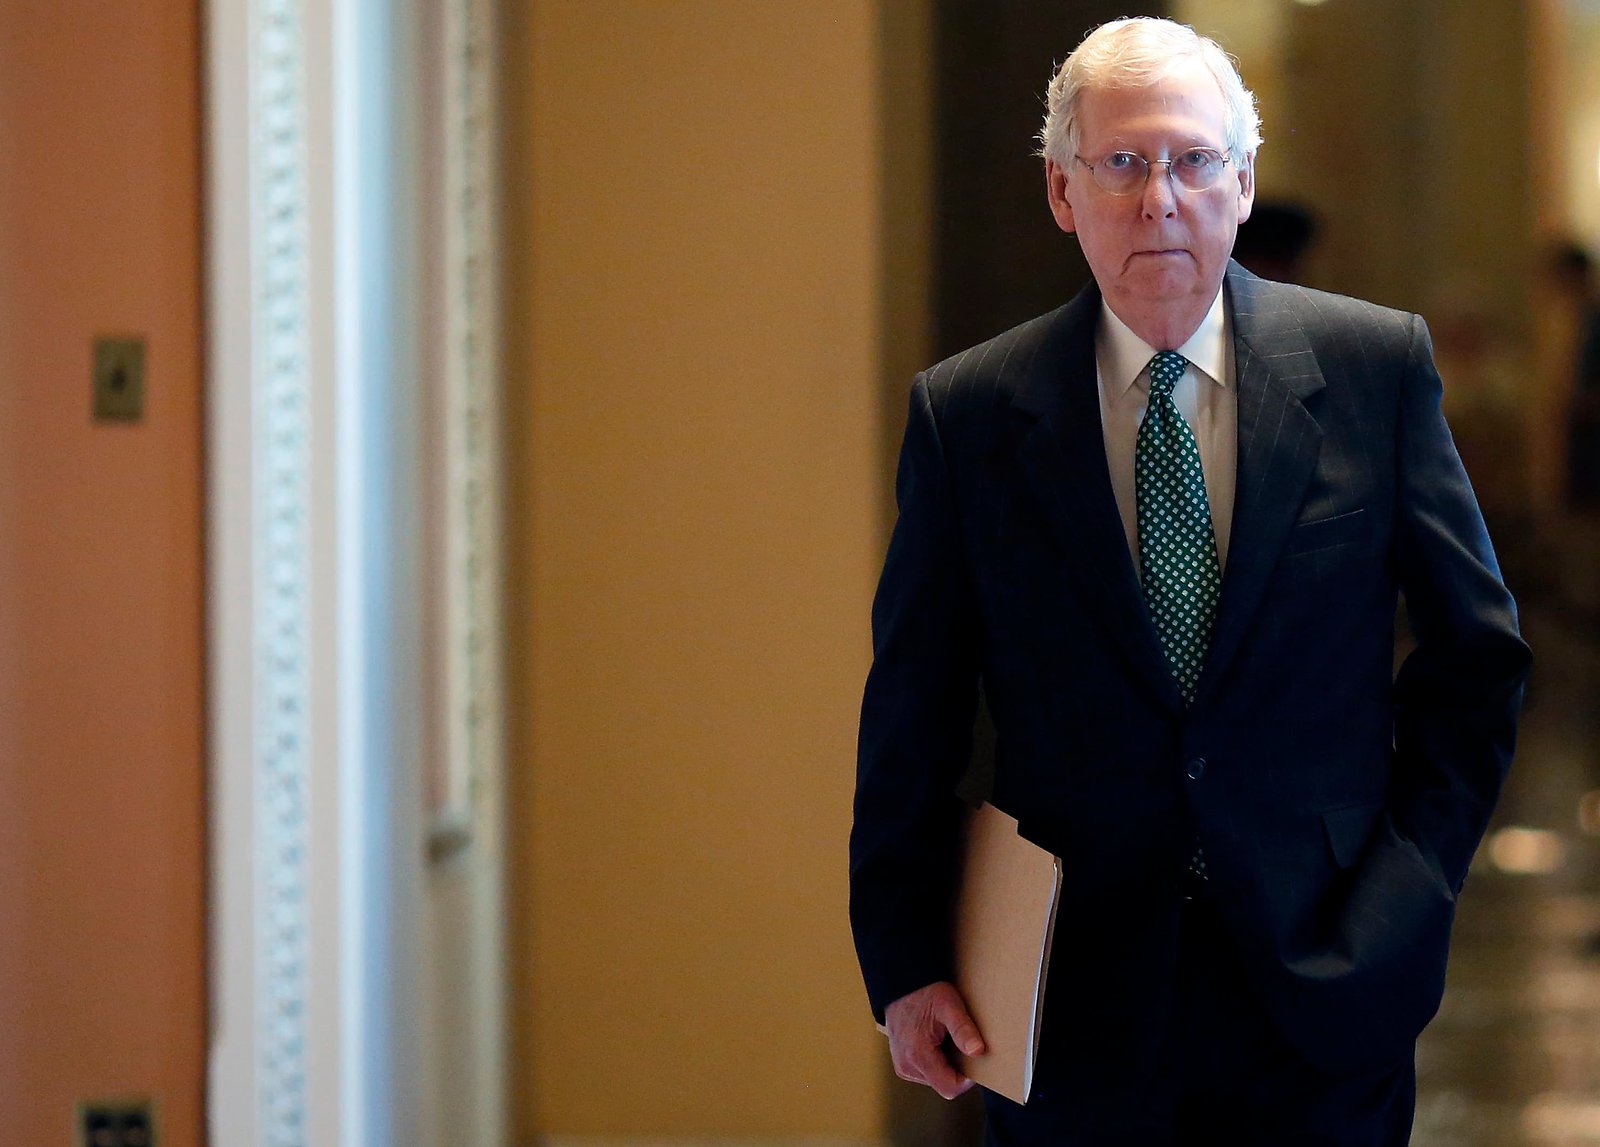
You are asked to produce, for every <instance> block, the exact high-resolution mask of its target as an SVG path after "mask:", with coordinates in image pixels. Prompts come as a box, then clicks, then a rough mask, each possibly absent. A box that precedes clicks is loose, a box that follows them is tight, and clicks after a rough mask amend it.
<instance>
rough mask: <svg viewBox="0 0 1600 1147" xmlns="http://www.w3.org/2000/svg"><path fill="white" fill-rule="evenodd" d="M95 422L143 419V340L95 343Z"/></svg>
mask: <svg viewBox="0 0 1600 1147" xmlns="http://www.w3.org/2000/svg"><path fill="white" fill-rule="evenodd" d="M94 417H95V421H96V422H138V421H139V420H140V419H141V418H143V417H144V339H142V338H120V337H118V338H111V337H101V338H97V339H95V340H94Z"/></svg>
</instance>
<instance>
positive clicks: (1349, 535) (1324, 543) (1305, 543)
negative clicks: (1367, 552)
mask: <svg viewBox="0 0 1600 1147" xmlns="http://www.w3.org/2000/svg"><path fill="white" fill-rule="evenodd" d="M1366 532H1367V511H1366V510H1365V509H1358V510H1351V511H1350V512H1349V513H1348V514H1335V515H1334V516H1333V517H1331V518H1319V519H1318V520H1317V521H1315V522H1301V523H1299V524H1298V525H1296V526H1295V527H1294V528H1293V529H1291V530H1290V531H1289V542H1288V546H1287V552H1288V553H1290V554H1309V553H1315V552H1316V551H1317V550H1331V549H1332V548H1333V547H1334V546H1343V545H1348V544H1349V543H1351V542H1354V541H1359V540H1360V539H1361V538H1362V537H1364V536H1365V535H1366Z"/></svg>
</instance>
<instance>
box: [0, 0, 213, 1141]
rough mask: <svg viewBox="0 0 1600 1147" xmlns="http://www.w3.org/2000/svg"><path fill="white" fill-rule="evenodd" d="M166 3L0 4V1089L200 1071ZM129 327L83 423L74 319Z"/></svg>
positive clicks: (115, 1084) (187, 237)
mask: <svg viewBox="0 0 1600 1147" xmlns="http://www.w3.org/2000/svg"><path fill="white" fill-rule="evenodd" d="M197 11H198V6H197V4H196V3H195V2H194V0H7V2H6V3H4V4H0V808H3V809H4V810H5V811H4V814H3V816H0V921H4V925H3V939H0V1109H3V1110H4V1111H5V1112H6V1116H5V1132H4V1135H3V1138H4V1139H5V1141H6V1142H8V1143H40V1144H44V1143H66V1142H67V1140H68V1129H69V1128H70V1126H71V1120H72V1112H73V1104H74V1102H75V1101H76V1100H77V1099H79V1098H82V1097H89V1096H103V1095H108V1094H109V1095H118V1094H128V1093H140V1094H150V1095H153V1096H155V1098H156V1099H157V1101H158V1102H159V1104H160V1107H161V1116H162V1126H161V1132H162V1139H161V1141H162V1143H163V1144H166V1145H168V1147H187V1145H190V1144H195V1143H197V1142H199V1138H200V1113H201V1106H200V1104H201V1084H202V1079H203V1074H204V1072H203V1038H204V987H205V977H204V966H203V961H202V944H203V938H202V937H203V882H202V880H203V878H202V872H203V852H202V824H203V822H202V744H201V738H202V684H201V640H202V639H201V532H200V531H201V510H200V433H201V426H200V411H199V403H200V398H199V395H200V329H199V301H200V296H199V273H200V240H199V224H200V217H199V178H198V157H197V140H198V132H199V121H198V117H199V103H198V97H197V90H196V87H197V46H196V45H197V26H196V17H197ZM100 332H133V333H142V334H144V335H145V336H146V337H147V339H148V380H147V385H148V397H147V415H146V419H145V421H144V423H143V424H141V425H138V426H131V427H123V426H105V425H100V426H97V425H93V424H91V422H90V418H89V370H90V338H91V336H92V335H94V334H96V333H100Z"/></svg>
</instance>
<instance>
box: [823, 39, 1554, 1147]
mask: <svg viewBox="0 0 1600 1147" xmlns="http://www.w3.org/2000/svg"><path fill="white" fill-rule="evenodd" d="M1042 141H1043V149H1042V152H1043V156H1044V160H1045V175H1046V182H1047V187H1048V196H1049V203H1050V209H1051V211H1052V212H1053V213H1054V215H1055V218H1056V221H1057V223H1058V224H1059V225H1060V226H1061V228H1062V230H1064V231H1067V232H1071V233H1073V234H1075V235H1076V236H1077V238H1078V241H1079V242H1080V244H1081V245H1082V248H1083V252H1084V255H1085V257H1086V258H1087V260H1088V263H1089V266H1090V268H1091V270H1092V271H1093V274H1094V284H1093V285H1092V286H1091V287H1089V288H1087V289H1086V290H1085V291H1084V292H1083V293H1082V294H1081V295H1079V296H1078V297H1077V298H1076V299H1075V300H1073V301H1072V302H1070V303H1068V304H1067V305H1066V306H1064V307H1062V308H1061V309H1059V310H1057V311H1054V312H1052V313H1050V314H1047V315H1044V316H1041V317H1040V318H1037V319H1034V320H1032V321H1031V322H1028V323H1025V324H1023V325H1022V326H1020V327H1017V328H1016V329H1014V330H1011V331H1008V332H1006V333H1005V334H1002V335H1000V336H999V337H997V338H995V339H993V340H991V341H990V342H987V343H984V344H983V345H981V346H977V347H974V348H972V349H971V350H969V351H966V352H965V353H963V354H960V355H957V356H955V357H954V358H951V359H949V360H947V361H945V362H943V363H940V364H939V365H937V366H935V367H933V368H931V369H929V370H927V371H925V372H924V373H923V374H921V375H920V376H919V377H918V378H917V380H916V383H915V386H914V387H913V389H912V395H911V410H910V419H909V423H908V425H907V428H906V434H905V443H904V447H903V450H902V454H901V461H900V472H899V481H898V497H899V507H900V515H899V520H898V523H897V525H896V527H895V531H894V535H893V539H892V541H891V543H890V547H889V553H888V557H887V560H886V562H885V566H884V571H883V576H882V581H881V583H880V585H879V590H878V595H877V598H876V601H875V603H874V606H873V617H872V620H873V639H874V661H873V667H872V672H871V675H870V677H869V679H868V682H867V688H866V696H865V700H864V703H863V707H862V717H861V738H860V761H859V772H858V779H857V788H856V803H855V826H854V830H853V832H852V836H851V920H852V924H853V927H854V930H855V936H856V945H857V951H858V953H859V956H860V960H861V966H862V969H863V973H864V975H865V979H866V983H867V990H868V995H869V997H870V1000H871V1003H872V1005H873V1008H874V1010H875V1011H876V1012H878V1013H879V1014H880V1015H882V1016H884V1017H885V1018H886V1022H887V1026H888V1029H889V1032H890V1039H891V1049H892V1055H893V1057H894V1062H895V1066H896V1070H897V1071H898V1073H899V1074H900V1075H901V1076H902V1077H904V1078H907V1079H912V1080H917V1081H920V1082H923V1083H926V1084H928V1085H929V1086H931V1087H933V1088H935V1089H936V1090H938V1091H939V1092H940V1094H942V1095H945V1096H947V1097H948V1096H951V1095H954V1094H956V1093H958V1092H959V1091H961V1090H964V1089H965V1087H967V1086H969V1085H968V1084H967V1081H966V1080H964V1079H963V1078H962V1077H961V1076H960V1075H959V1074H958V1073H957V1072H956V1071H955V1070H954V1069H953V1068H952V1067H951V1065H950V1063H949V1061H948V1059H947V1058H946V1056H945V1054H944V1051H943V1045H944V1043H945V1041H946V1040H949V1041H951V1042H953V1043H955V1044H957V1045H959V1046H960V1047H961V1048H962V1049H963V1050H968V1051H978V1050H981V1049H982V1047H983V1043H982V1039H983V1036H982V1033H981V1032H979V1031H978V1030H977V1029H976V1027H975V1025H974V1024H973V1023H972V1021H971V1019H970V1017H969V1016H968V1015H967V1013H966V1010H965V1008H964V1006H963V1002H962V1000H961V998H960V996H959V994H958V993H957V991H956V990H955V988H954V987H953V986H952V985H951V983H950V982H949V981H950V979H951V967H950V908H951V890H952V881H953V878H954V874H953V861H954V858H955V855H956V853H957V848H958V840H957V838H958V834H959V823H960V802H959V801H958V799H957V797H956V796H955V795H954V789H955V786H956V783H957V781H958V779H959V777H960V775H961V773H962V771H963V769H964V767H965V765H966V761H967V756H968V753H969V745H970V741H971V733H972V721H973V714H974V708H975V704H976V696H977V693H978V689H979V685H980V682H981V684H982V688H983V690H984V692H985V695H986V697H987V700H988V704H989V707H990V711H991V712H992V714H993V718H994V725H995V729H996V733H997V748H996V765H995V776H994V789H993V799H994V802H995V803H996V804H997V805H998V806H999V807H1000V808H1002V809H1004V810H1005V811H1007V812H1009V813H1011V814H1012V815H1013V816H1015V817H1017V818H1018V820H1019V822H1020V825H1021V829H1022V832H1023V834H1024V835H1025V836H1028V837H1030V838H1032V839H1034V840H1035V841H1037V842H1038V843H1040V844H1042V845H1044V846H1045V847H1047V848H1049V849H1050V850H1051V851H1053V852H1055V853H1056V854H1057V855H1058V856H1060V857H1061V858H1062V862H1063V869H1064V874H1065V875H1064V884H1063V891H1062V898H1061V909H1060V914H1059V917H1058V922H1057V925H1056V936H1055V943H1054V954H1053V960H1052V965H1051V969H1050V981H1049V985H1048V988H1047V991H1046V993H1045V1015H1044V1027H1043V1036H1042V1040H1041V1046H1040V1051H1039V1064H1038V1068H1037V1072H1036V1075H1035V1084H1034V1092H1033V1094H1032V1096H1031V1097H1030V1099H1029V1102H1028V1103H1027V1105H1026V1106H1019V1105H1016V1104H1013V1103H1011V1102H1009V1101H1007V1100H1005V1099H1002V1098H1000V1097H997V1096H993V1095H989V1094H987V1093H986V1095H985V1100H986V1105H987V1109H988V1115H989V1129H988V1135H989V1141H990V1143H992V1144H995V1145H1003V1144H1027V1145H1040V1147H1044V1145H1048V1147H1076V1145H1088V1144H1094V1145H1101V1144H1130V1145H1138V1147H1160V1145H1163V1144H1210V1143H1219V1144H1228V1145H1230V1147H1245V1145H1250V1144H1259V1145H1261V1147H1306V1145H1310V1144H1338V1145H1340V1147H1356V1145H1362V1147H1367V1145H1379V1144H1382V1145H1385V1147H1387V1145H1392V1144H1403V1143H1405V1142H1406V1141H1407V1140H1408V1138H1409V1135H1410V1124H1411V1119H1412V1113H1413V1108H1414V1105H1415V1074H1414V1069H1413V1049H1414V1046H1415V1041H1416V1037H1417V1035H1418V1033H1419V1032H1420V1031H1421V1030H1422V1028H1423V1026H1424V1025H1425V1024H1426V1023H1427V1022H1428V1020H1429V1019H1430V1018H1431V1017H1432V1015H1433V1014H1434V1012H1435V1010H1436V1009H1437V1007H1438V1003H1439V999H1440V994H1441V992H1442V990H1443V983H1444V971H1445V957H1446V949H1447V946H1448V941H1449V935H1450V926H1451V920H1452V917H1453V912H1454V905H1455V898H1456V894H1457V893H1458V892H1459V890H1460V888H1461V884H1462V880H1463V879H1464V877H1465V875H1466V872H1467V866H1468V863H1469V861H1470V859H1471V857H1472V854H1473V851H1474V849H1475V848H1476V846H1477V844H1478V842H1479V840H1480V838H1481V836H1482V834H1483V831H1484V828H1485V824H1486V822H1487V820H1488V817H1489V813H1490V810H1491V808H1492V807H1493V805H1494V802H1495V799H1496V797H1497V795H1498V793H1499V790H1500V787H1501V783H1502V780H1503V778H1504V776H1505V772H1506V769H1507V767H1508V765H1509V762H1510V759H1511V754H1512V745H1513V740H1514V736H1515V725H1516V715H1517V710H1518V706H1519V704H1520V698H1521V691H1522V683H1523V680H1524V678H1525V675H1526V673H1527V669H1528V663H1529V654H1528V649H1527V647H1526V646H1525V645H1524V643H1523V642H1522V640H1521V639H1520V637H1519V636H1518V631H1517V621H1516V611H1515V607H1514V605H1513V603H1512V600H1511V598H1510V596H1509V595H1508V594H1507V592H1506V589H1505V586H1504V585H1503V583H1502V581H1501V577H1500V573H1499V569H1498V567H1497V564H1496V560H1495V557H1494V553H1493V551H1492V549H1491V547H1490V544H1489V538H1488V536H1487V534H1486V533H1485V530H1484V526H1483V520H1482V518H1481V516H1480V514H1479V512H1478V507H1477V504H1476V502H1475V500H1474V497H1473V494H1472V489H1471V487H1470V486H1469V484H1468V481H1467V476H1466V474H1465V473H1464V472H1463V470H1462V468H1461V464H1460V461H1459V459H1458V457H1457V454H1456V451H1455V448H1454V446H1453V445H1452V443H1451V438H1450V434H1449V431H1448V429H1447V428H1446V426H1445V423H1444V420H1443V418H1442V417H1441V415H1440V408H1439V399H1440V381H1439V377H1438V374H1437V372H1436V371H1435V369H1434V366H1433V361H1432V356H1431V352H1430V345H1429V341H1428V335H1427V331H1426V329H1425V327H1424V325H1423V323H1422V321H1421V320H1420V319H1419V318H1418V317H1417V316H1415V315H1410V314H1404V313H1401V312H1398V311H1392V310H1387V309H1384V308H1381V307H1377V306H1373V305H1370V304H1368V303H1363V302H1359V301H1356V300H1353V299H1348V298H1341V297H1338V296H1334V295H1328V294H1322V293H1318V292H1315V291H1310V290H1306V289H1303V288H1299V287H1292V286H1287V285H1284V284H1278V283H1272V282H1268V281H1266V280H1263V279H1258V278H1256V277H1254V276H1252V275H1251V274H1250V273H1249V272H1247V271H1245V270H1244V269H1242V268H1241V267H1239V266H1238V265H1237V264H1234V263H1231V262H1230V259H1229V253H1230V250H1231V248H1232V244H1233V239H1234V234H1235V230H1236V228H1237V226H1238V224H1239V222H1240V221H1241V220H1243V219H1244V218H1245V217H1246V216H1247V215H1248V214H1249V211H1250V206H1251V202H1252V200H1253V197H1254V194H1255V179H1254V169H1253V165H1254V161H1255V154H1256V149H1257V147H1258V146H1259V143H1260V137H1259V133H1258V123H1257V118H1256V114H1255V110H1254V101H1253V98H1252V97H1251V95H1250V93H1249V92H1248V91H1247V90H1246V89H1245V87H1244V85H1243V83H1242V82H1241V81H1240V79H1239V76H1238V75H1237V73H1236V72H1235V70H1234V68H1233V66H1232V64H1231V62H1230V61H1229V60H1228V58H1227V56H1226V55H1225V54H1224V53H1223V52H1222V51H1221V50H1220V49H1219V48H1218V47H1217V46H1216V45H1215V44H1214V43H1212V42H1211V41H1209V40H1206V39H1204V38H1202V37H1199V36H1196V35H1195V34H1194V33H1193V32H1192V31H1191V30H1190V29H1188V28H1185V27H1183V26H1181V25H1177V24H1173V23H1170V22H1167V21H1160V20H1145V19H1139V20H1129V21H1118V22H1116V23H1114V24H1110V25H1106V26H1104V27H1102V28H1100V29H1097V30H1096V31H1095V32H1093V33H1091V34H1090V35H1089V36H1088V37H1087V38H1086V39H1085V41H1084V42H1083V43H1082V44H1081V45H1080V46H1079V48H1078V49H1077V50H1076V51H1075V52H1073V54H1072V55H1071V56H1070V57H1069V58H1068V59H1067V61H1066V62H1065V63H1064V64H1063V65H1062V67H1061V69H1060V71H1059V72H1058V73H1057V75H1056V77H1055V79H1054V80H1053V82H1052V84H1051V87H1050V93H1049V113H1048V116H1047V118H1046V121H1045V126H1044V131H1043V133H1042ZM1402 593H1403V594H1404V596H1405V601H1406V603H1407V606H1408V612H1409V616H1410V621H1411V625H1412V628H1413V630H1414V635H1415V638H1416V646H1415V650H1414V652H1412V653H1411V654H1410V655H1409V657H1408V658H1407V659H1406V661H1405V663H1404V665H1403V666H1402V667H1401V669H1400V671H1399V673H1398V675H1395V674H1394V672H1393V660H1392V658H1393V649H1394V620H1395V613H1396V608H1395V607H1396V601H1397V596H1398V595H1399V594H1402Z"/></svg>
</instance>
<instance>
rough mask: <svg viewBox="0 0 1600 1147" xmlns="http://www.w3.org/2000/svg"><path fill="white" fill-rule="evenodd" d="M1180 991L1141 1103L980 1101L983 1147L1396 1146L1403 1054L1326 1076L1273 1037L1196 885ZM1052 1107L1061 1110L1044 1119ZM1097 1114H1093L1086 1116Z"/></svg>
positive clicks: (1405, 1103) (1410, 1089)
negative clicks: (1155, 1074)
mask: <svg viewBox="0 0 1600 1147" xmlns="http://www.w3.org/2000/svg"><path fill="white" fill-rule="evenodd" d="M1178 977H1179V983H1178V986H1177V992H1176V997H1175V999H1176V1006H1175V1009H1174V1012H1175V1014H1174V1021H1173V1025H1172V1030H1171V1032H1170V1033H1168V1038H1167V1040H1166V1041H1165V1042H1166V1046H1167V1053H1166V1056H1165V1069H1164V1070H1163V1071H1161V1072H1160V1073H1159V1079H1160V1083H1159V1085H1157V1086H1155V1087H1153V1088H1150V1089H1149V1090H1150V1091H1151V1094H1140V1095H1137V1096H1131V1095H1129V1096H1122V1097H1112V1096H1106V1097H1105V1100H1104V1102H1096V1101H1095V1100H1089V1099H1086V1097H1085V1096H1084V1095H1083V1094H1082V1093H1081V1092H1080V1093H1079V1094H1078V1095H1077V1097H1076V1098H1075V1100H1074V1101H1073V1102H1072V1103H1070V1104H1062V1105H1055V1104H1051V1103H1050V1102H1049V1097H1048V1096H1040V1097H1037V1098H1040V1099H1044V1100H1045V1103H1044V1104H1043V1105H1042V1106H1044V1107H1045V1110H1042V1111H1041V1110H1038V1108H1037V1107H1036V1104H1035V1103H1030V1104H1029V1105H1028V1106H1027V1107H1020V1106H1018V1105H1017V1104H1015V1103H1012V1102H1011V1101H1009V1100H1007V1099H1004V1098H1002V1097H999V1096H996V1095H994V1094H992V1093H988V1092H985V1094H984V1105H985V1107H986V1109H987V1113H988V1129H987V1135H986V1139H985V1143H986V1144H987V1147H1405V1145H1406V1144H1407V1143H1409V1142H1410V1139H1411V1124H1412V1119H1413V1116H1414V1114H1415V1109H1416V1065H1415V1061H1414V1057H1413V1056H1409V1055H1408V1056H1407V1057H1406V1058H1405V1061H1404V1062H1402V1063H1397V1064H1393V1065H1390V1066H1389V1067H1387V1068H1385V1069H1382V1070H1378V1071H1375V1072H1372V1073H1370V1074H1360V1075H1348V1076H1343V1075H1342V1076H1331V1075H1328V1074H1326V1073H1324V1072H1322V1071H1319V1070H1318V1069H1316V1068H1314V1067H1312V1066H1311V1065H1310V1064H1308V1063H1307V1062H1306V1061H1305V1059H1304V1058H1303V1057H1302V1056H1301V1055H1300V1054H1299V1053H1297V1052H1296V1051H1295V1050H1294V1049H1293V1048H1292V1047H1290V1046H1289V1044H1288V1043H1287V1042H1286V1041H1285V1040H1284V1039H1283V1037H1282V1036H1281V1035H1279V1034H1278V1031H1277V1029H1276V1027H1275V1026H1274V1025H1273V1023H1272V1021H1271V1020H1270V1019H1269V1018H1268V1016H1267V1015H1266V1014H1265V1013H1264V1011H1263V1010H1262V1008H1261V1006H1260V1004H1259V1003H1258V1002H1257V1001H1256V998H1255V995H1254V993H1253V992H1252V991H1251V990H1250V985H1249V984H1248V982H1247V981H1246V977H1245V976H1244V975H1243V974H1242V973H1241V971H1240V967H1239V962H1238V960H1237V959H1236V957H1235V956H1234V953H1233V951H1232V949H1231V945H1230V942H1229V940H1228V937H1227V935H1226V933H1225V931H1224V929H1223V926H1222V922H1221V919H1220V918H1219V916H1218V914H1217V909H1216V906H1215V904H1214V903H1213V902H1212V900H1211V898H1210V895H1209V893H1208V892H1207V890H1206V886H1205V885H1200V886H1199V887H1198V888H1197V889H1196V890H1195V893H1194V895H1193V897H1192V898H1191V899H1189V900H1188V901H1186V903H1185V905H1184V909H1183V923H1182V937H1181V947H1180V958H1179V971H1178ZM1053 1106H1059V1107H1062V1108H1065V1109H1057V1110H1051V1109H1050V1108H1051V1107H1053ZM1096 1107H1102V1108H1104V1109H1103V1110H1097V1109H1093V1108H1096Z"/></svg>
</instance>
